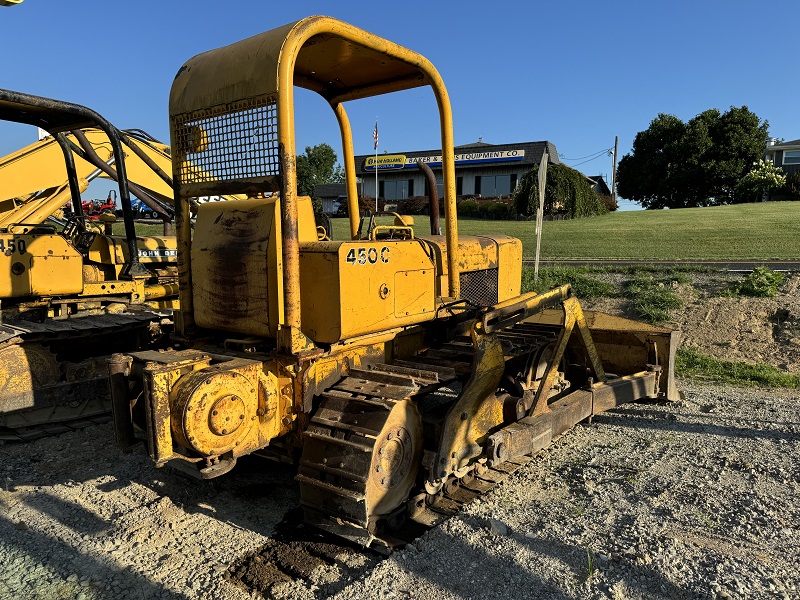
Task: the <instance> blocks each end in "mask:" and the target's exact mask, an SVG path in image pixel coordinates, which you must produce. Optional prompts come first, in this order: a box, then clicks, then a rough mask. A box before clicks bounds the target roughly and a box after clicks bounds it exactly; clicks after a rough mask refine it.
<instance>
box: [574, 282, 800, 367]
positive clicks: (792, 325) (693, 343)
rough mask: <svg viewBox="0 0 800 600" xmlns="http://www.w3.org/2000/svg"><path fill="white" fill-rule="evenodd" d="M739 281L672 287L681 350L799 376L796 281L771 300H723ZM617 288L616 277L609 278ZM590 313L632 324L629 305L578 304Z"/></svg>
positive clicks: (615, 301)
mask: <svg viewBox="0 0 800 600" xmlns="http://www.w3.org/2000/svg"><path fill="white" fill-rule="evenodd" d="M742 277H744V275H738V274H729V273H718V274H706V273H703V274H692V278H693V280H692V282H691V283H688V284H680V285H677V286H676V287H675V291H676V293H677V294H678V295H679V296H680V297H681V299H682V300H683V301H684V306H683V307H682V308H680V309H677V310H675V311H673V313H672V318H671V320H670V321H669V322H668V323H667V324H668V325H672V326H674V327H677V328H679V329H680V330H681V331H682V332H683V346H684V347H688V348H696V349H698V350H700V351H702V352H704V353H705V354H709V355H711V356H714V357H717V358H720V359H723V360H731V361H738V362H746V363H751V364H759V363H763V364H768V365H772V366H774V367H777V368H779V369H782V370H784V371H787V372H790V373H800V275H792V276H790V277H787V279H786V281H785V282H784V283H783V285H782V286H781V287H780V290H779V292H780V293H779V294H778V295H777V296H775V297H774V298H748V297H742V296H723V295H721V294H722V293H723V292H724V291H725V290H727V289H729V288H730V286H731V284H732V283H733V282H734V281H735V280H736V279H741V278H742ZM609 279H613V280H615V281H614V282H615V283H619V280H620V277H619V276H616V277H611V276H609ZM582 304H583V305H584V306H585V307H586V308H587V309H591V310H600V311H603V312H608V313H611V314H616V315H622V316H626V317H629V318H633V319H636V318H638V317H637V315H636V314H635V313H634V312H633V310H632V308H631V303H630V302H629V301H628V300H625V299H621V298H601V299H599V300H596V301H593V302H582Z"/></svg>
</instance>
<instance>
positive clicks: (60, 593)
mask: <svg viewBox="0 0 800 600" xmlns="http://www.w3.org/2000/svg"><path fill="white" fill-rule="evenodd" d="M682 389H683V390H684V391H685V392H686V399H685V400H682V401H680V402H677V403H672V404H663V403H650V404H637V405H631V406H627V407H624V408H620V409H616V410H614V411H612V412H610V413H607V414H606V415H603V416H601V417H599V418H595V419H594V421H593V423H591V424H586V423H584V424H580V425H578V426H577V427H576V428H575V429H574V430H572V431H570V432H568V433H567V434H565V435H564V436H562V437H561V438H560V439H559V440H558V441H557V442H556V443H554V444H553V445H552V446H550V447H549V448H547V449H546V450H545V451H543V452H542V453H540V454H539V455H538V456H537V457H536V458H535V459H534V460H533V461H532V462H530V463H529V464H528V465H527V466H526V467H524V468H523V469H522V470H521V471H519V472H517V473H516V474H515V475H514V476H512V477H511V478H510V479H509V480H507V481H506V482H504V483H503V484H501V485H499V486H498V487H497V488H495V489H494V490H493V491H492V492H490V493H489V494H488V495H487V496H485V497H484V498H482V499H480V500H478V501H476V502H474V503H473V504H471V505H469V506H468V507H467V509H466V510H465V511H463V512H462V513H461V514H460V515H458V516H457V517H454V518H451V519H450V520H448V521H447V522H445V523H444V524H443V525H442V526H440V527H438V528H437V529H435V530H432V531H430V532H428V533H427V534H425V535H424V536H423V537H421V538H419V539H418V540H417V541H416V543H414V544H412V545H410V546H408V547H406V548H405V549H404V550H401V551H398V552H395V553H394V554H393V555H392V556H391V557H389V558H387V559H381V558H378V557H375V556H372V555H364V554H363V553H352V552H351V553H349V554H348V555H346V556H343V558H342V559H341V560H340V561H339V563H338V564H337V563H334V564H333V565H331V564H327V563H326V564H324V565H321V566H320V567H319V569H318V570H319V573H317V574H316V575H312V577H311V578H309V579H307V580H304V581H295V582H289V583H285V584H279V585H278V586H275V587H273V588H272V589H271V592H270V593H271V595H273V596H274V597H277V598H325V597H331V596H332V597H336V598H348V599H349V598H407V597H420V598H436V599H445V598H521V597H529V598H530V597H535V598H559V599H560V598H615V599H623V598H771V597H774V598H797V597H800V558H798V556H800V508H798V505H797V503H796V500H797V497H798V493H799V492H800V469H798V466H797V465H798V464H800V446H799V445H798V442H800V418H798V410H797V409H798V402H800V393H798V392H795V391H791V392H790V391H781V390H778V391H775V390H760V389H738V388H720V387H708V386H698V385H694V384H690V383H686V382H685V383H684V384H683V386H682ZM0 487H2V490H0V565H2V566H0V569H1V570H0V598H3V599H5V598H13V599H15V600H18V599H23V598H47V599H50V598H78V599H84V600H89V599H99V598H113V599H125V598H130V599H150V598H192V599H194V598H213V599H222V600H226V599H241V598H251V597H259V595H258V594H257V593H255V592H251V591H250V590H247V589H246V588H245V586H243V584H241V583H239V582H237V581H235V580H234V579H233V577H232V576H231V572H232V570H231V569H230V568H229V567H230V566H231V565H232V564H234V563H236V562H238V561H241V560H243V559H245V558H246V557H247V556H248V555H249V554H251V553H254V552H255V551H257V550H258V549H259V548H260V547H262V546H263V545H264V544H268V543H273V541H272V540H271V538H273V537H274V532H275V530H276V527H278V525H279V523H280V522H281V520H282V519H283V517H284V515H285V514H286V513H287V512H289V511H290V509H292V508H293V507H295V506H296V505H297V503H298V494H297V488H296V486H295V484H294V482H293V480H292V470H291V469H290V468H288V467H284V466H281V465H277V464H274V463H270V462H265V461H262V460H260V459H252V460H249V461H245V462H244V464H242V465H240V467H239V468H237V470H235V472H234V473H232V474H231V475H229V476H226V477H223V478H221V479H218V480H213V481H207V482H201V481H194V480H191V479H188V478H184V477H183V476H181V475H179V474H176V473H173V472H170V471H166V470H161V471H157V470H154V469H153V468H152V467H151V465H150V462H149V459H148V458H147V457H146V456H145V455H144V454H143V453H134V454H121V453H120V452H119V451H118V450H116V448H115V447H114V442H113V433H112V430H111V426H110V424H109V425H102V426H98V427H94V428H91V429H85V430H82V431H75V432H72V433H68V434H63V435H61V436H58V437H54V438H49V439H43V440H38V441H35V442H33V443H28V444H24V445H21V444H6V445H4V446H0Z"/></svg>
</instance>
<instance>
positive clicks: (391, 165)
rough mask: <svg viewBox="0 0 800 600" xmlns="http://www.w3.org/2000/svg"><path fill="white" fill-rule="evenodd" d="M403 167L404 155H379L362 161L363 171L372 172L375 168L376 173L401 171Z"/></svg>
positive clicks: (404, 163) (404, 162)
mask: <svg viewBox="0 0 800 600" xmlns="http://www.w3.org/2000/svg"><path fill="white" fill-rule="evenodd" d="M405 165H406V155H405V154H379V155H378V156H369V157H367V160H365V161H364V170H365V171H374V170H375V168H376V166H377V169H378V171H391V170H394V169H402V168H403V167H404V166H405Z"/></svg>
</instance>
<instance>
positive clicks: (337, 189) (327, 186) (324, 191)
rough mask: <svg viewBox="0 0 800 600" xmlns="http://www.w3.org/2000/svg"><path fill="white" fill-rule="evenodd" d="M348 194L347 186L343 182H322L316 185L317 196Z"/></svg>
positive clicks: (328, 196) (330, 196)
mask: <svg viewBox="0 0 800 600" xmlns="http://www.w3.org/2000/svg"><path fill="white" fill-rule="evenodd" d="M345 194H347V186H346V185H345V184H343V183H320V184H319V185H315V186H314V197H315V198H338V197H339V196H344V195H345Z"/></svg>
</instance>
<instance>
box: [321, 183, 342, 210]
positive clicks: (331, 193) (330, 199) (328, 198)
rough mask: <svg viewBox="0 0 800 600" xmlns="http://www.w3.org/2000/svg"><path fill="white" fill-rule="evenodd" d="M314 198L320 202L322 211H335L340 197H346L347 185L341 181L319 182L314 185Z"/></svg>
mask: <svg viewBox="0 0 800 600" xmlns="http://www.w3.org/2000/svg"><path fill="white" fill-rule="evenodd" d="M314 198H316V199H317V200H319V201H320V202H322V212H324V213H335V212H336V211H337V210H338V209H339V203H340V202H341V201H342V199H345V200H346V199H347V186H346V185H345V184H343V183H321V184H319V185H315V186H314Z"/></svg>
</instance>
